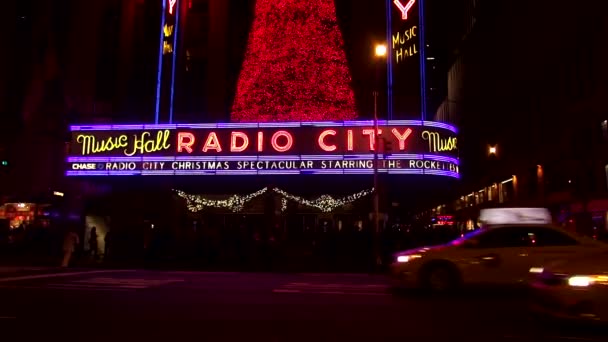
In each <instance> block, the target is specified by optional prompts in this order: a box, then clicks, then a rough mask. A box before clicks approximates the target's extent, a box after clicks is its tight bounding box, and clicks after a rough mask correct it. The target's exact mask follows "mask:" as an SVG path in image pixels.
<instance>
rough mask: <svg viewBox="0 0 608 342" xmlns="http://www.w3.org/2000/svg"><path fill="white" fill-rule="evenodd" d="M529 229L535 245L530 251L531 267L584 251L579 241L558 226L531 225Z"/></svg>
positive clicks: (563, 258) (570, 256)
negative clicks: (557, 227)
mask: <svg viewBox="0 0 608 342" xmlns="http://www.w3.org/2000/svg"><path fill="white" fill-rule="evenodd" d="M529 231H530V235H531V237H532V240H531V241H532V246H533V248H532V249H531V251H530V267H537V266H538V267H541V266H546V265H548V264H551V263H553V262H556V261H560V260H565V259H571V258H572V257H575V256H576V255H578V254H580V253H581V252H584V248H583V247H581V243H580V242H579V241H577V240H576V239H575V238H573V237H571V236H570V235H568V234H566V233H565V232H561V231H559V230H558V229H556V228H552V227H531V228H529Z"/></svg>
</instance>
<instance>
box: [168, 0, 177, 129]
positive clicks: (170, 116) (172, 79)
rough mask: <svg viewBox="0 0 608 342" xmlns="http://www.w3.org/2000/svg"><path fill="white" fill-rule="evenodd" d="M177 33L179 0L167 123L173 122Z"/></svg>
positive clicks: (174, 33) (174, 34)
mask: <svg viewBox="0 0 608 342" xmlns="http://www.w3.org/2000/svg"><path fill="white" fill-rule="evenodd" d="M178 34H179V0H177V1H176V2H175V32H173V62H172V65H171V97H170V98H169V123H173V100H174V97H175V63H176V60H177V36H178Z"/></svg>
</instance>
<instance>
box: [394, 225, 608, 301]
mask: <svg viewBox="0 0 608 342" xmlns="http://www.w3.org/2000/svg"><path fill="white" fill-rule="evenodd" d="M502 221H504V220H502V218H501V222H502ZM532 221H534V223H525V224H522V223H518V224H498V225H495V224H494V225H490V226H487V227H486V228H483V229H480V230H477V231H474V232H472V233H469V234H467V235H465V236H463V237H462V238H460V239H457V240H455V241H453V242H451V243H449V244H446V245H442V246H435V247H425V248H419V249H414V250H409V251H405V252H401V253H397V254H395V255H394V260H393V262H392V264H391V268H390V272H391V276H392V278H393V280H394V284H395V285H396V286H398V287H410V288H411V287H416V288H420V287H422V288H427V289H431V290H434V291H445V290H449V289H452V288H455V287H458V286H460V285H461V284H483V283H485V284H518V283H520V284H522V285H523V284H525V283H526V282H527V281H528V280H529V279H530V278H529V277H530V268H532V267H534V266H537V265H546V264H548V263H551V262H553V261H556V260H562V259H567V258H572V257H574V256H579V255H587V254H593V253H598V252H599V251H604V250H606V248H608V247H607V245H605V244H603V243H600V242H597V241H595V240H592V239H587V238H584V237H579V236H578V235H574V234H570V233H568V232H566V231H565V230H563V229H561V228H558V227H555V226H552V225H550V224H538V223H536V222H537V221H536V220H532ZM522 222H523V221H522Z"/></svg>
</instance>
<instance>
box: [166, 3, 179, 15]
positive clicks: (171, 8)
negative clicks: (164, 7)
mask: <svg viewBox="0 0 608 342" xmlns="http://www.w3.org/2000/svg"><path fill="white" fill-rule="evenodd" d="M167 2H168V3H169V14H173V8H174V7H175V3H176V2H177V0H167Z"/></svg>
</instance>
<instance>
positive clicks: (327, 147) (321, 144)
mask: <svg viewBox="0 0 608 342" xmlns="http://www.w3.org/2000/svg"><path fill="white" fill-rule="evenodd" d="M336 134H338V132H336V131H335V130H333V129H327V130H325V131H323V133H321V134H319V139H318V140H319V147H321V149H322V150H323V151H326V152H333V151H335V150H337V149H338V147H337V146H336V145H327V144H326V143H325V137H326V136H328V135H336Z"/></svg>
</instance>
